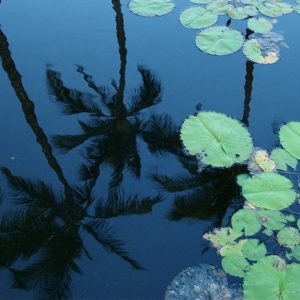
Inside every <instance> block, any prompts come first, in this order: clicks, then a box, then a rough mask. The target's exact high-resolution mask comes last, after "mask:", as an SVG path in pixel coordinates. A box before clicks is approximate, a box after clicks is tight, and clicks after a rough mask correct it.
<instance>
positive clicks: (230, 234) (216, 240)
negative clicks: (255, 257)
mask: <svg viewBox="0 0 300 300" xmlns="http://www.w3.org/2000/svg"><path fill="white" fill-rule="evenodd" d="M242 235H243V234H242V233H241V232H240V231H238V230H234V229H232V228H230V227H222V228H219V229H218V228H216V229H215V230H214V231H213V232H209V233H205V234H204V235H203V238H204V239H206V240H208V241H210V242H211V243H212V244H213V246H214V247H215V248H221V247H223V246H226V245H228V244H230V243H233V242H234V241H235V240H236V239H237V238H239V237H241V236H242Z"/></svg>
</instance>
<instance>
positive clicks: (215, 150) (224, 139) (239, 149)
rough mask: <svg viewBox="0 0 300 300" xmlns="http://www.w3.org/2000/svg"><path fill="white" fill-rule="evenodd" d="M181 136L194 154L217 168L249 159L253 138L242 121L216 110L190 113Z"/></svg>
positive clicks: (187, 147) (189, 150) (182, 128)
mask: <svg viewBox="0 0 300 300" xmlns="http://www.w3.org/2000/svg"><path fill="white" fill-rule="evenodd" d="M181 139H182V142H183V144H184V146H185V148H186V149H187V151H188V152H189V153H190V154H192V155H196V154H200V155H202V161H203V162H204V163H205V164H207V165H212V166H215V167H230V166H232V165H233V164H234V163H241V162H243V161H245V160H247V159H248V158H249V156H250V153H251V150H252V139H251V137H250V134H249V132H248V131H247V129H246V128H245V127H243V125H242V124H241V123H239V122H238V121H237V120H234V119H232V118H230V117H227V116H226V115H223V114H219V113H216V112H200V113H198V115H196V116H190V117H189V118H188V119H186V120H185V121H184V123H183V125H182V127H181Z"/></svg>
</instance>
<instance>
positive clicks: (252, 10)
mask: <svg viewBox="0 0 300 300" xmlns="http://www.w3.org/2000/svg"><path fill="white" fill-rule="evenodd" d="M244 11H245V13H246V14H247V15H248V16H249V17H254V16H257V15H258V14H259V11H258V9H257V8H256V6H253V5H246V6H245V7H244Z"/></svg>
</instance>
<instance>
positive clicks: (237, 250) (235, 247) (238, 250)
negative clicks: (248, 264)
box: [219, 240, 247, 256]
mask: <svg viewBox="0 0 300 300" xmlns="http://www.w3.org/2000/svg"><path fill="white" fill-rule="evenodd" d="M246 242H247V240H240V241H239V242H238V243H232V244H228V245H226V246H224V247H222V248H221V249H220V250H219V253H220V255H221V256H228V255H239V256H243V253H242V249H243V246H244V244H245V243H246Z"/></svg>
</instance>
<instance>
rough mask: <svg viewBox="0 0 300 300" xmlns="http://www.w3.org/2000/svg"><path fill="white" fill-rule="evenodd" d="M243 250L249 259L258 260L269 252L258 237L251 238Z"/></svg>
mask: <svg viewBox="0 0 300 300" xmlns="http://www.w3.org/2000/svg"><path fill="white" fill-rule="evenodd" d="M242 252H243V254H244V255H245V257H246V258H247V259H249V260H253V261H257V260H259V259H260V258H262V257H264V256H265V255H266V254H267V248H266V246H265V244H264V243H261V244H260V243H259V240H258V239H250V240H248V241H247V242H246V243H245V244H244V246H243V249H242Z"/></svg>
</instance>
